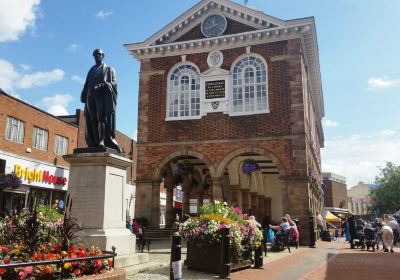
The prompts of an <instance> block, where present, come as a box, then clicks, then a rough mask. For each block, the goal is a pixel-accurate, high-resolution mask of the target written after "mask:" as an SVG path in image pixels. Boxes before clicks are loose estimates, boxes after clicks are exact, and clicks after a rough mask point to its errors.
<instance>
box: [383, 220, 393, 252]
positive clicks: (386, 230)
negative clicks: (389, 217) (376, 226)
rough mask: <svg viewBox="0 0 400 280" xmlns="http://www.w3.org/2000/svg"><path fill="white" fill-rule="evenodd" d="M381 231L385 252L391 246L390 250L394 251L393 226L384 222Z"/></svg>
mask: <svg viewBox="0 0 400 280" xmlns="http://www.w3.org/2000/svg"><path fill="white" fill-rule="evenodd" d="M380 233H381V234H382V242H383V247H384V248H385V252H389V247H390V252H391V253H394V251H393V230H392V228H391V227H390V226H388V225H386V224H384V225H383V226H382V228H381V230H380Z"/></svg>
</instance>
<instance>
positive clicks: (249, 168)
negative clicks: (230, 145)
mask: <svg viewBox="0 0 400 280" xmlns="http://www.w3.org/2000/svg"><path fill="white" fill-rule="evenodd" d="M258 170H260V166H259V165H258V163H257V161H255V160H254V159H251V158H249V159H246V160H245V161H244V162H243V165H242V172H243V174H247V175H250V174H251V173H254V172H256V171H258Z"/></svg>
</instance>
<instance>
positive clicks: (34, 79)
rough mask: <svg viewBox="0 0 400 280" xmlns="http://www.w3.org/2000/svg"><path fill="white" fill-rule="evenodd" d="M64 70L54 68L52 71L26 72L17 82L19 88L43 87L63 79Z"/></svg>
mask: <svg viewBox="0 0 400 280" xmlns="http://www.w3.org/2000/svg"><path fill="white" fill-rule="evenodd" d="M64 74H65V73H64V71H63V70H61V69H54V70H53V71H50V72H42V71H39V72H36V73H32V74H24V75H22V77H21V79H19V81H18V82H17V83H16V86H17V87H18V88H23V89H28V88H32V87H43V86H47V85H49V84H51V83H54V82H58V81H61V80H62V79H63V78H64Z"/></svg>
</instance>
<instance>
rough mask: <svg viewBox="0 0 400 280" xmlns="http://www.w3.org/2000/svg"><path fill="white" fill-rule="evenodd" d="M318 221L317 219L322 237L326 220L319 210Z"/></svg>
mask: <svg viewBox="0 0 400 280" xmlns="http://www.w3.org/2000/svg"><path fill="white" fill-rule="evenodd" d="M315 214H316V219H317V228H318V229H319V232H320V235H321V233H322V232H323V231H324V219H323V218H322V215H321V213H319V211H318V210H316V211H315Z"/></svg>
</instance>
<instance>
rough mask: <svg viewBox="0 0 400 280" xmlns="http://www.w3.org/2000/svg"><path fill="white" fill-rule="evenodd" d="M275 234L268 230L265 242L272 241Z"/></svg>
mask: <svg viewBox="0 0 400 280" xmlns="http://www.w3.org/2000/svg"><path fill="white" fill-rule="evenodd" d="M274 236H275V233H274V231H273V230H272V229H269V230H268V232H267V242H269V243H271V242H272V240H274Z"/></svg>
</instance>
